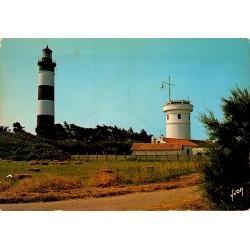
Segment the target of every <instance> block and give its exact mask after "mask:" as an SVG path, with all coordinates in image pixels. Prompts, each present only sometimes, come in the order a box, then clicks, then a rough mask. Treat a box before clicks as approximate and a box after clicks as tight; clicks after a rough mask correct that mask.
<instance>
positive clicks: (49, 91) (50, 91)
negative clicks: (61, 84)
mask: <svg viewBox="0 0 250 250" xmlns="http://www.w3.org/2000/svg"><path fill="white" fill-rule="evenodd" d="M38 100H51V101H54V87H53V86H49V85H40V86H38Z"/></svg>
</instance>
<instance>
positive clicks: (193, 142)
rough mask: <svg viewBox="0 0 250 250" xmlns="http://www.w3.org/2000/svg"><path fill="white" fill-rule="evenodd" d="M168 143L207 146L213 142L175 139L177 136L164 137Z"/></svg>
mask: <svg viewBox="0 0 250 250" xmlns="http://www.w3.org/2000/svg"><path fill="white" fill-rule="evenodd" d="M163 140H164V141H165V142H166V143H170V144H172V143H177V144H182V145H183V146H189V147H207V146H208V145H209V144H211V142H208V141H201V140H187V139H175V138H164V139H163Z"/></svg>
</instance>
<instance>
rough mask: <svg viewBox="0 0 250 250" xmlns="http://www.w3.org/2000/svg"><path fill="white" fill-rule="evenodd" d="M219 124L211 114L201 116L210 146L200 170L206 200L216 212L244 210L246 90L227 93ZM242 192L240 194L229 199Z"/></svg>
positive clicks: (248, 171)
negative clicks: (236, 191)
mask: <svg viewBox="0 0 250 250" xmlns="http://www.w3.org/2000/svg"><path fill="white" fill-rule="evenodd" d="M222 102H223V104H222V109H223V113H224V119H223V121H218V120H217V119H216V118H215V117H214V114H213V113H212V112H210V113H209V116H206V115H204V114H203V115H201V121H202V122H203V123H204V125H205V127H206V128H207V131H208V134H209V137H210V140H213V141H214V145H211V147H210V148H209V149H208V160H207V161H206V162H204V163H203V166H202V169H203V173H204V178H205V184H204V188H205V190H206V192H207V196H208V197H209V198H210V200H211V201H212V202H214V203H215V205H216V207H217V209H219V210H246V209H248V208H249V207H250V182H249V180H250V166H249V152H250V121H249V117H250V95H249V93H248V91H247V89H243V90H240V89H239V88H238V87H237V88H236V89H235V90H231V97H229V98H228V99H224V98H222ZM241 188H243V196H242V194H238V195H235V196H233V198H232V197H231V195H232V192H233V191H235V190H240V189H241Z"/></svg>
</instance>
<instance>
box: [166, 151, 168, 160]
mask: <svg viewBox="0 0 250 250" xmlns="http://www.w3.org/2000/svg"><path fill="white" fill-rule="evenodd" d="M167 160H168V152H166V161H167Z"/></svg>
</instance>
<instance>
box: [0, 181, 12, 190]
mask: <svg viewBox="0 0 250 250" xmlns="http://www.w3.org/2000/svg"><path fill="white" fill-rule="evenodd" d="M10 188H11V184H10V183H9V182H8V181H6V180H4V179H2V178H0V192H5V191H7V190H9V189H10Z"/></svg>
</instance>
